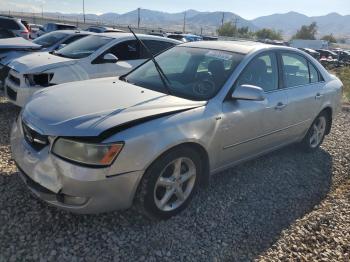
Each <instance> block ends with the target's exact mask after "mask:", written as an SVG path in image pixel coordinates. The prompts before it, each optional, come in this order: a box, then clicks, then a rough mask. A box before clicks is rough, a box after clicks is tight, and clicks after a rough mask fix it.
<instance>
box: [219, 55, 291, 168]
mask: <svg viewBox="0 0 350 262" xmlns="http://www.w3.org/2000/svg"><path fill="white" fill-rule="evenodd" d="M244 84H248V85H254V86H258V87H260V88H262V89H263V90H264V94H265V100H264V101H251V100H238V99H232V98H231V95H232V94H231V93H230V94H229V95H228V97H229V98H228V99H226V100H225V101H224V102H223V104H222V112H223V117H222V119H221V125H220V130H219V134H218V135H219V137H220V138H221V140H222V141H221V145H222V150H221V157H220V166H222V167H223V166H229V165H231V164H233V163H235V162H238V161H242V160H245V159H248V158H251V157H254V156H256V155H259V154H261V153H263V152H265V151H269V150H271V149H273V148H274V147H276V146H278V145H280V144H281V143H283V142H284V141H283V139H284V135H283V133H281V132H280V130H283V128H285V127H286V125H287V123H288V121H286V119H285V118H286V111H285V108H286V105H287V104H288V97H287V94H286V91H284V90H280V89H279V71H278V64H277V57H276V54H275V53H273V52H267V53H263V54H260V55H258V56H257V57H256V58H254V59H252V61H251V62H250V63H249V64H248V65H247V67H246V68H245V69H244V70H243V72H242V74H241V75H240V76H239V78H238V80H237V81H236V83H235V86H239V85H244Z"/></svg>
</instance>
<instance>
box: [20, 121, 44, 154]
mask: <svg viewBox="0 0 350 262" xmlns="http://www.w3.org/2000/svg"><path fill="white" fill-rule="evenodd" d="M22 129H23V134H24V139H25V140H26V141H27V143H28V144H29V145H30V146H31V147H32V148H34V149H35V150H36V151H40V150H41V149H43V148H44V147H46V146H47V145H48V144H49V140H48V137H47V136H45V135H42V134H40V133H39V132H37V131H36V130H34V129H33V128H31V127H30V126H29V125H27V124H26V123H25V122H24V121H22Z"/></svg>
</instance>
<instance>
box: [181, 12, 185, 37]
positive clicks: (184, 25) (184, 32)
mask: <svg viewBox="0 0 350 262" xmlns="http://www.w3.org/2000/svg"><path fill="white" fill-rule="evenodd" d="M182 31H183V33H184V34H185V33H186V11H185V12H184V26H183V29H182Z"/></svg>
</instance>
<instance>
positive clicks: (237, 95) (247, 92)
mask: <svg viewBox="0 0 350 262" xmlns="http://www.w3.org/2000/svg"><path fill="white" fill-rule="evenodd" d="M231 97H232V99H237V100H252V101H263V100H265V95H264V90H263V89H262V88H261V87H258V86H253V85H241V86H238V87H237V88H236V89H235V90H234V91H233V93H232V96H231Z"/></svg>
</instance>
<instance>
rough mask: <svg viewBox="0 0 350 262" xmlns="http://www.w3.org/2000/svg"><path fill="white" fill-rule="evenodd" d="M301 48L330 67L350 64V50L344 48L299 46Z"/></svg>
mask: <svg viewBox="0 0 350 262" xmlns="http://www.w3.org/2000/svg"><path fill="white" fill-rule="evenodd" d="M299 49H300V50H302V51H304V52H306V53H308V54H309V55H311V56H313V57H314V58H316V59H317V60H319V61H320V62H321V63H322V65H323V66H325V67H326V68H328V69H331V68H334V67H340V66H349V65H350V52H349V51H346V50H342V49H340V48H338V49H334V50H328V49H316V50H313V49H310V48H299Z"/></svg>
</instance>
